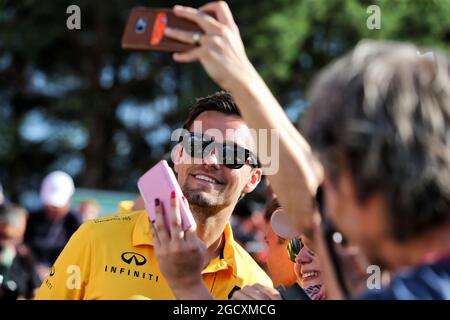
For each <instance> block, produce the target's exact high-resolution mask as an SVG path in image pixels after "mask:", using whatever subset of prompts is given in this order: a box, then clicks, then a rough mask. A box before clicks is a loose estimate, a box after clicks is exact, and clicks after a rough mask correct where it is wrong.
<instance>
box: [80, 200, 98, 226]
mask: <svg viewBox="0 0 450 320" xmlns="http://www.w3.org/2000/svg"><path fill="white" fill-rule="evenodd" d="M76 211H77V213H78V215H79V217H80V218H81V221H82V222H84V221H87V220H92V219H95V218H97V217H98V215H99V212H100V205H99V204H98V202H97V200H94V199H90V200H83V201H81V202H80V203H79V204H78V208H77V210H76Z"/></svg>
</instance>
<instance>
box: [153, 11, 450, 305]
mask: <svg viewBox="0 0 450 320" xmlns="http://www.w3.org/2000/svg"><path fill="white" fill-rule="evenodd" d="M204 11H209V12H212V13H213V14H214V15H215V17H217V20H216V19H214V18H212V17H211V16H210V15H208V14H204ZM174 13H175V14H176V15H177V16H179V17H183V18H186V19H189V20H191V21H193V22H195V23H197V24H198V25H200V26H201V27H202V29H203V30H204V33H203V34H200V35H199V34H194V33H192V32H188V31H184V30H177V29H166V31H165V35H166V36H169V37H171V38H174V39H177V40H179V41H182V42H186V43H191V44H192V43H193V44H197V48H195V49H192V50H190V51H187V52H184V53H176V54H174V59H175V60H176V61H178V62H193V61H199V62H200V63H201V64H202V65H203V67H204V68H205V70H206V72H207V73H208V74H209V75H210V76H211V78H212V79H213V80H214V81H216V83H218V84H219V85H220V86H221V87H222V88H224V89H226V90H228V91H229V92H230V94H231V95H232V96H233V97H234V98H235V100H236V103H237V105H238V106H239V108H240V111H241V114H242V116H243V118H244V120H245V121H246V122H247V123H248V124H249V126H251V127H253V128H264V129H277V130H279V132H280V136H281V139H280V149H279V150H280V154H279V161H280V166H279V171H278V172H277V173H276V174H274V175H272V176H270V177H269V180H270V183H271V185H272V187H273V190H274V192H275V193H276V194H277V195H278V196H279V200H280V203H281V205H282V206H283V208H284V209H285V211H286V216H287V217H288V219H289V221H290V223H291V224H292V226H293V227H294V228H296V230H297V232H298V234H299V235H300V234H305V235H306V236H308V237H310V236H316V237H317V233H318V232H319V231H320V229H318V225H319V223H320V217H319V216H318V211H317V209H315V207H316V206H317V204H316V203H315V201H314V199H315V195H316V192H317V189H318V187H319V186H320V185H321V186H322V187H323V191H324V195H325V207H326V213H327V215H329V217H330V218H331V219H332V221H333V222H334V224H335V225H336V226H337V228H338V229H339V230H341V231H342V232H343V234H344V236H346V237H347V239H348V241H349V242H350V243H351V244H353V245H357V246H359V247H360V249H361V250H362V252H363V253H364V255H365V256H367V257H368V259H369V261H370V262H371V263H373V264H376V265H378V266H379V267H380V268H382V269H388V270H392V271H394V272H397V274H396V275H395V277H394V279H393V280H392V282H391V284H390V285H389V286H388V287H387V288H384V289H382V290H370V291H368V292H367V293H366V294H365V295H363V296H359V298H362V299H450V291H449V290H447V288H448V287H449V286H450V175H449V168H450V152H449V150H450V139H449V138H448V137H449V135H450V79H449V72H450V70H449V65H450V59H449V57H448V56H447V55H445V54H442V53H439V52H434V53H433V58H432V59H429V58H424V57H421V56H419V55H418V54H417V52H418V51H419V50H418V48H417V47H416V46H414V45H412V44H402V43H388V42H370V41H365V42H361V43H360V44H359V45H358V46H357V47H356V48H355V49H354V50H352V51H351V52H350V53H348V54H347V55H345V56H344V57H342V58H340V59H339V60H337V61H336V62H334V63H332V64H331V65H330V66H329V67H327V68H326V69H324V71H323V72H322V73H321V74H320V76H319V77H318V79H317V81H316V82H315V83H314V86H313V87H312V90H311V95H310V98H309V102H310V106H309V108H308V110H307V111H306V115H305V117H304V132H305V135H306V137H307V139H308V142H306V140H305V139H304V138H303V137H302V135H301V134H300V133H299V132H298V131H296V130H295V127H294V126H293V125H292V124H291V123H290V121H289V119H288V118H287V116H286V114H285V113H284V112H283V110H282V108H281V106H280V105H279V104H278V102H277V101H276V99H275V98H274V97H273V95H272V94H271V92H270V90H269V89H268V88H267V86H266V84H265V83H264V81H263V80H262V79H261V77H260V76H259V75H258V73H257V72H256V70H255V69H254V67H253V66H252V64H251V63H250V61H249V60H248V58H247V56H246V54H245V49H244V46H243V43H242V40H241V37H240V34H239V29H238V27H237V26H236V23H235V22H234V19H233V16H232V14H231V12H230V10H229V7H228V5H227V4H226V3H225V2H213V3H208V4H206V5H204V6H202V7H201V8H200V10H197V9H194V8H188V7H182V6H176V7H174ZM317 157H318V158H319V159H320V162H318V161H316V160H317ZM174 214H176V211H174ZM180 241H181V240H180ZM185 241H186V240H185ZM315 243H316V242H315ZM180 245H182V246H188V247H190V246H191V243H189V242H188V243H187V244H180ZM319 248H324V247H323V246H320V245H319ZM160 250H161V251H164V252H165V257H166V260H167V261H170V257H171V256H172V255H171V254H170V247H167V246H166V245H165V244H163V243H162V244H161V249H160ZM315 251H316V252H318V254H319V255H320V256H321V257H324V260H325V261H327V260H328V259H327V254H328V253H327V252H326V251H322V252H319V251H318V250H315ZM160 264H162V265H166V264H167V262H166V261H163V262H161V261H160ZM190 264H195V261H194V260H191V261H185V265H184V267H185V268H186V269H189V267H190V268H191V269H190V270H195V267H193V266H191V265H190ZM403 270H406V272H402V271H403ZM169 271H170V272H169ZM165 272H166V273H167V274H171V276H173V278H174V279H172V281H175V278H177V277H178V278H179V279H180V278H185V279H184V281H188V280H187V279H186V278H188V279H190V281H191V282H193V281H194V282H195V281H197V282H198V279H199V275H195V274H188V273H185V274H182V275H181V274H177V273H176V272H174V271H173V270H165ZM179 279H178V280H179ZM195 279H197V280H195ZM331 279H332V277H331V276H330V278H329V280H331ZM326 286H327V295H330V296H331V297H332V298H342V295H340V294H339V290H337V289H336V287H335V286H334V285H333V284H332V283H331V282H327V283H326ZM331 287H333V289H332V290H329V288H331ZM335 289H336V290H335ZM198 292H199V295H200V294H201V293H205V291H204V290H203V291H198ZM203 298H205V299H206V298H208V296H207V295H204V296H203Z"/></svg>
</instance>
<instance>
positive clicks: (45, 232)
mask: <svg viewBox="0 0 450 320" xmlns="http://www.w3.org/2000/svg"><path fill="white" fill-rule="evenodd" d="M74 191H75V186H74V183H73V180H72V178H71V177H70V176H69V175H68V174H67V173H65V172H62V171H54V172H51V173H49V174H48V175H47V176H46V177H45V178H44V180H43V181H42V185H41V190H40V196H41V202H42V208H41V209H39V210H37V211H33V212H30V215H29V218H28V223H27V229H26V232H25V243H26V244H27V245H28V246H29V247H30V248H31V250H32V252H33V254H34V256H35V258H36V261H37V266H38V267H37V268H38V272H39V276H40V277H41V279H44V278H45V276H46V274H47V273H48V272H49V270H50V267H51V266H52V264H53V263H54V262H55V260H56V258H57V257H58V255H59V254H60V252H61V251H62V249H63V248H64V246H65V245H66V243H67V241H68V240H69V239H70V237H71V236H72V234H73V233H74V232H75V231H76V230H77V229H78V227H79V226H80V224H81V220H80V218H79V217H78V216H77V215H76V213H74V212H72V211H70V203H71V199H72V196H73V193H74Z"/></svg>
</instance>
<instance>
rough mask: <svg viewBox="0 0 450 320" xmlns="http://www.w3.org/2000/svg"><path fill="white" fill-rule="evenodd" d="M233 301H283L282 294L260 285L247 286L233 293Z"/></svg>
mask: <svg viewBox="0 0 450 320" xmlns="http://www.w3.org/2000/svg"><path fill="white" fill-rule="evenodd" d="M231 300H282V299H281V295H280V293H279V292H278V291H277V290H275V289H274V288H270V287H265V286H263V285H260V284H258V283H256V284H254V285H251V286H245V287H244V288H242V289H241V290H238V291H236V292H234V293H233V296H232V297H231Z"/></svg>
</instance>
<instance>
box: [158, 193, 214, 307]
mask: <svg viewBox="0 0 450 320" xmlns="http://www.w3.org/2000/svg"><path fill="white" fill-rule="evenodd" d="M174 195H175V194H174V193H173V194H172V196H171V202H170V212H169V221H170V223H169V226H168V228H169V230H167V228H166V225H165V223H164V219H163V212H162V207H161V204H160V203H157V202H156V203H155V212H156V214H155V222H154V223H153V224H152V226H153V228H152V230H153V246H154V250H155V254H156V258H157V260H158V264H159V269H160V270H161V272H162V274H163V275H164V277H165V278H166V280H167V283H168V284H169V286H170V287H171V289H172V291H173V292H174V294H175V296H176V297H177V298H191V299H195V298H205V297H196V296H192V294H193V292H192V291H193V288H200V287H202V289H203V287H204V284H203V279H202V276H201V271H202V269H203V267H204V264H205V255H206V246H205V244H204V243H203V241H201V240H200V239H199V238H198V237H197V234H196V232H195V229H194V228H189V229H188V230H186V231H183V229H182V227H181V216H180V208H179V203H178V199H177V198H176V197H175V196H174ZM186 204H187V202H186ZM200 291H202V290H200Z"/></svg>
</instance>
